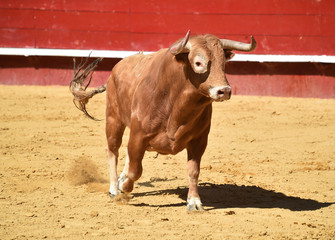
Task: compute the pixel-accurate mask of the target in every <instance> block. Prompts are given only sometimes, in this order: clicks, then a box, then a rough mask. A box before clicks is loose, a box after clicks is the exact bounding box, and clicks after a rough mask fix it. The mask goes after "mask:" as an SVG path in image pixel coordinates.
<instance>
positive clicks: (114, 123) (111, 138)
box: [106, 115, 125, 198]
mask: <svg viewBox="0 0 335 240" xmlns="http://www.w3.org/2000/svg"><path fill="white" fill-rule="evenodd" d="M107 116H108V115H107ZM124 130H125V125H124V124H123V123H122V122H121V121H120V120H119V119H117V118H115V116H108V117H107V119H106V137H107V144H108V147H107V148H108V149H107V162H108V165H109V172H110V187H109V194H110V196H111V197H112V198H113V197H115V196H116V195H118V194H119V190H118V179H117V164H118V155H119V148H120V146H121V143H122V136H123V133H124Z"/></svg>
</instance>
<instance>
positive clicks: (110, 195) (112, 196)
mask: <svg viewBox="0 0 335 240" xmlns="http://www.w3.org/2000/svg"><path fill="white" fill-rule="evenodd" d="M108 195H109V197H110V198H111V199H113V200H114V199H115V197H116V196H117V195H118V194H114V193H109V194H108Z"/></svg>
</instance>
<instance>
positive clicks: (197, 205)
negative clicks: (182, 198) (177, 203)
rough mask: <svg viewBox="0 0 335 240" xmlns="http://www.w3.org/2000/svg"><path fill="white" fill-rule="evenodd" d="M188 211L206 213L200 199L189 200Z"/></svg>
mask: <svg viewBox="0 0 335 240" xmlns="http://www.w3.org/2000/svg"><path fill="white" fill-rule="evenodd" d="M187 211H189V212H193V211H204V208H203V206H202V203H201V201H200V198H194V197H190V198H188V199H187Z"/></svg>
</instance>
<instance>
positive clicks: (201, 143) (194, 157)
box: [187, 135, 207, 211]
mask: <svg viewBox="0 0 335 240" xmlns="http://www.w3.org/2000/svg"><path fill="white" fill-rule="evenodd" d="M206 146H207V135H206V136H203V137H202V138H201V139H198V140H194V141H192V142H191V143H190V145H189V147H188V148H187V157H188V159H187V160H188V161H187V172H188V178H189V190H188V194H187V210H188V211H196V210H199V211H202V210H204V208H203V207H202V203H201V200H200V196H199V190H198V179H199V174H200V162H201V157H202V155H203V154H204V152H205V149H206Z"/></svg>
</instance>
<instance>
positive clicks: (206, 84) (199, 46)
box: [170, 31, 256, 101]
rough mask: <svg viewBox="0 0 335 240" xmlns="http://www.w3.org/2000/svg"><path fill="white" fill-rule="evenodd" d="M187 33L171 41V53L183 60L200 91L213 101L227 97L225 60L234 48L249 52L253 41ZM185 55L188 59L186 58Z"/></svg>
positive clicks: (228, 88) (253, 47) (254, 42)
mask: <svg viewBox="0 0 335 240" xmlns="http://www.w3.org/2000/svg"><path fill="white" fill-rule="evenodd" d="M189 36H190V31H188V32H187V34H186V36H185V37H184V38H183V39H181V40H179V41H178V42H176V43H175V44H173V45H172V46H171V48H170V52H171V54H173V55H175V56H176V58H184V59H185V60H186V61H185V62H186V68H185V69H186V70H185V71H187V76H188V78H189V80H190V81H191V82H192V84H193V85H194V86H195V87H196V88H198V89H199V91H200V92H201V93H202V94H203V95H205V96H207V97H209V98H211V99H212V100H213V101H224V100H228V99H230V95H231V87H230V85H229V83H228V80H227V78H226V74H225V64H226V62H227V61H228V60H230V59H231V58H232V57H233V56H234V53H233V52H232V51H233V50H238V51H245V52H249V51H252V50H254V49H255V48H256V41H255V39H254V38H253V37H252V36H251V43H242V42H237V41H232V40H227V39H219V38H217V37H215V36H213V35H209V34H208V35H203V36H195V37H191V38H190V37H189ZM186 56H187V59H186Z"/></svg>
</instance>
